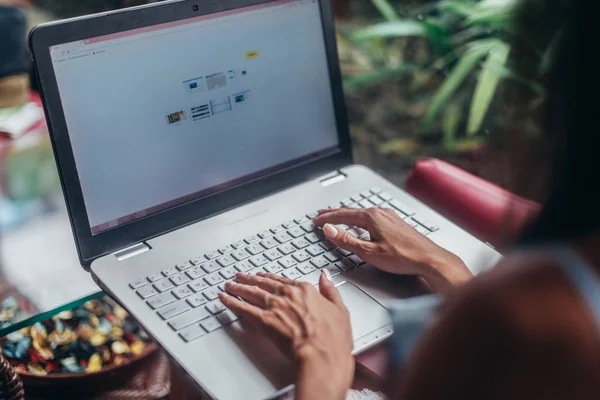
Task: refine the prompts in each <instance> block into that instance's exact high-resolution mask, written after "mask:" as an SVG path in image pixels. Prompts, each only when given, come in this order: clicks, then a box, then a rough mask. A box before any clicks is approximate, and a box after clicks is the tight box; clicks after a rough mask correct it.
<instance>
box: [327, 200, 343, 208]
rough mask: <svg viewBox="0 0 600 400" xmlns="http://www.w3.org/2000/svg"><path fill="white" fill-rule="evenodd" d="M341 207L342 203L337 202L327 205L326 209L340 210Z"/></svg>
mask: <svg viewBox="0 0 600 400" xmlns="http://www.w3.org/2000/svg"><path fill="white" fill-rule="evenodd" d="M341 206H342V203H341V202H339V201H334V202H333V203H331V204H329V205H328V206H327V207H329V208H340V207H341Z"/></svg>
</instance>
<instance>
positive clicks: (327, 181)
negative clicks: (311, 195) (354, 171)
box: [319, 171, 347, 187]
mask: <svg viewBox="0 0 600 400" xmlns="http://www.w3.org/2000/svg"><path fill="white" fill-rule="evenodd" d="M346 178H347V176H346V174H344V173H343V172H341V171H334V172H332V173H330V174H327V175H325V176H322V177H320V178H319V183H320V184H321V186H323V187H325V186H330V185H333V184H336V183H339V182H341V181H343V180H344V179H346Z"/></svg>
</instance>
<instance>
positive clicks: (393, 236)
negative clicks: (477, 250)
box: [313, 208, 472, 293]
mask: <svg viewBox="0 0 600 400" xmlns="http://www.w3.org/2000/svg"><path fill="white" fill-rule="evenodd" d="M313 223H314V224H315V225H316V226H323V233H324V234H325V236H326V237H327V238H328V239H329V240H330V241H331V242H333V243H334V244H335V245H337V246H339V247H341V248H343V249H346V250H349V251H351V252H353V253H355V254H356V255H358V256H359V257H360V258H362V259H363V260H365V261H366V262H368V263H370V264H371V265H373V266H374V267H376V268H379V269H381V270H383V271H386V272H390V273H393V274H401V275H419V276H421V277H423V278H424V279H425V280H426V281H427V283H428V284H429V285H430V286H431V287H432V289H433V290H434V291H436V292H440V293H443V292H445V291H447V290H448V289H450V288H452V287H453V286H456V285H458V284H460V283H463V282H465V281H468V280H469V279H471V277H472V274H471V272H470V271H469V269H468V268H467V267H466V265H465V264H464V263H463V261H462V260H461V259H460V258H459V257H457V256H456V255H454V254H453V253H451V252H449V251H448V250H446V249H443V248H442V247H440V246H438V245H437V244H435V243H434V242H433V241H431V239H429V238H428V237H427V236H425V235H422V234H420V233H419V232H417V231H416V230H415V229H414V228H413V227H412V226H410V225H408V224H407V223H406V222H405V221H404V220H403V219H402V218H400V217H399V216H398V214H396V212H395V211H393V210H391V209H381V208H369V209H353V208H342V209H334V210H323V211H321V212H320V215H319V216H318V217H317V218H315V219H314V221H313ZM334 224H344V225H349V226H357V227H359V228H363V229H366V230H367V231H369V234H370V236H371V241H365V240H361V239H358V238H356V237H354V236H352V235H351V234H350V233H348V232H347V231H345V230H342V229H339V228H338V227H336V226H335V225H334Z"/></svg>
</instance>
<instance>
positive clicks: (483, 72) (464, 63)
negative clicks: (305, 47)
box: [339, 0, 518, 150]
mask: <svg viewBox="0 0 600 400" xmlns="http://www.w3.org/2000/svg"><path fill="white" fill-rule="evenodd" d="M371 1H372V2H373V4H374V5H375V7H376V8H377V9H378V10H379V11H380V14H381V16H382V19H383V20H384V21H382V22H379V23H376V24H374V25H370V26H366V27H349V26H344V25H341V26H340V27H339V36H340V37H341V40H342V41H345V42H346V43H347V44H349V45H351V46H353V49H354V51H355V52H356V53H358V54H359V56H360V57H361V58H362V62H361V65H362V67H363V69H364V70H362V71H361V72H360V73H355V74H353V75H352V76H348V77H346V79H345V82H344V83H345V87H346V89H348V90H353V89H356V88H360V87H364V86H365V85H366V86H368V85H373V84H378V83H381V82H384V81H387V80H390V79H396V78H398V76H400V75H407V74H413V75H412V76H413V78H414V83H413V85H412V86H413V89H415V90H416V89H419V88H422V87H423V86H424V85H425V84H426V83H428V82H429V81H430V80H431V79H433V78H434V77H436V76H437V77H439V75H440V72H444V73H446V74H447V75H446V76H445V77H444V79H443V82H442V83H441V85H440V86H439V89H438V90H437V91H436V92H435V93H434V94H433V97H432V98H431V101H430V103H429V106H428V108H427V112H426V114H425V117H424V118H423V130H424V131H426V132H427V131H431V129H432V128H433V126H434V125H435V124H436V123H437V122H438V121H439V122H441V124H440V125H441V129H442V131H443V132H444V136H443V141H444V147H445V148H446V149H447V150H451V149H456V148H457V147H460V146H458V145H457V144H456V143H455V141H454V138H455V136H456V131H457V129H458V127H459V126H460V120H461V108H460V107H459V106H458V105H457V104H456V100H457V99H463V101H465V100H466V101H470V106H469V107H468V108H469V114H468V119H467V121H466V125H465V126H466V138H463V139H462V140H463V141H464V142H465V143H467V144H469V143H473V142H474V141H476V140H477V136H475V135H476V134H477V133H478V132H480V131H481V129H482V124H483V122H484V119H485V117H486V115H487V114H488V111H489V109H490V106H491V104H492V101H493V98H494V94H495V93H496V91H497V88H498V85H499V83H500V81H501V80H502V79H506V78H514V79H518V77H516V76H515V75H514V74H513V73H512V72H511V71H510V69H509V68H508V66H507V60H508V57H509V54H510V45H509V44H508V37H509V35H510V33H511V20H512V15H513V12H514V9H515V0H481V1H477V0H443V1H439V2H435V3H433V4H428V5H426V6H425V7H422V8H421V9H414V10H406V9H405V10H402V9H400V7H394V6H393V5H392V4H391V3H390V2H389V1H388V0H371ZM399 38H400V39H402V38H404V39H405V38H422V40H423V41H425V43H427V45H428V50H429V57H428V61H427V60H426V61H425V62H423V63H419V64H416V65H415V64H414V63H411V64H405V63H403V62H402V59H401V57H395V58H394V57H393V56H392V55H393V54H394V52H395V51H396V50H395V48H396V47H397V46H398V40H399ZM467 81H469V82H474V89H473V85H466V84H465V82H467ZM465 90H470V91H472V93H470V94H469V95H468V96H464V95H462V94H464V91H465Z"/></svg>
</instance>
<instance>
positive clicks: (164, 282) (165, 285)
mask: <svg viewBox="0 0 600 400" xmlns="http://www.w3.org/2000/svg"><path fill="white" fill-rule="evenodd" d="M154 287H155V288H156V290H158V291H159V292H166V291H167V290H170V289H173V287H174V286H173V283H171V281H170V280H168V279H166V278H163V279H161V280H160V281H156V282H154Z"/></svg>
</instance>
